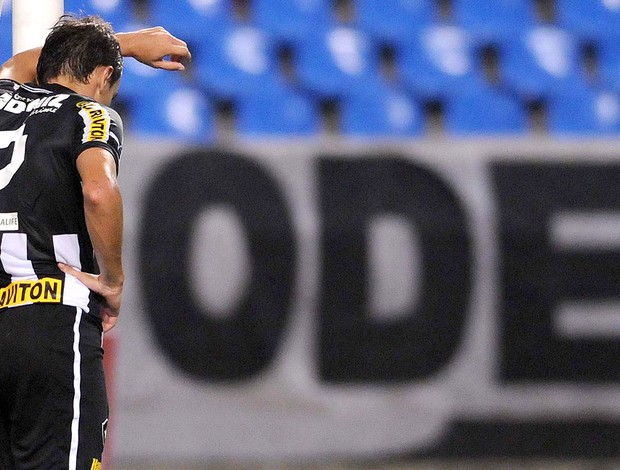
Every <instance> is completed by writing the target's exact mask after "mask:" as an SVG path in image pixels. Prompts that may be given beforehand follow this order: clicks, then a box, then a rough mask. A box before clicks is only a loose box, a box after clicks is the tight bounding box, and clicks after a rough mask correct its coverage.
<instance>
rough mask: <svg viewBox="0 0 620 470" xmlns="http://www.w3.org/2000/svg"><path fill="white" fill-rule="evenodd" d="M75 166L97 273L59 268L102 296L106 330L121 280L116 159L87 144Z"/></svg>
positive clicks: (116, 306) (113, 314)
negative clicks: (80, 183)
mask: <svg viewBox="0 0 620 470" xmlns="http://www.w3.org/2000/svg"><path fill="white" fill-rule="evenodd" d="M77 169H78V172H79V174H80V177H81V179H82V194H83V196H84V214H85V216H86V227H87V228H88V233H89V235H90V239H91V242H92V244H93V248H94V250H95V256H96V257H97V263H98V265H99V269H100V272H101V273H100V274H99V275H93V274H89V273H83V272H80V271H77V270H76V269H74V268H71V267H69V266H66V265H60V268H61V269H62V270H63V271H64V272H65V273H68V274H72V275H74V276H75V277H77V278H78V279H79V280H80V281H82V283H84V285H86V287H88V288H89V289H91V290H92V291H94V292H96V293H98V294H100V295H101V296H102V297H103V299H104V302H103V303H102V306H101V317H102V322H103V330H104V332H106V331H109V330H110V329H111V328H112V327H113V326H114V325H115V324H116V320H117V317H118V314H119V311H120V306H121V294H122V291H123V281H124V275H123V264H122V243H123V202H122V197H121V192H120V188H119V186H118V182H117V179H116V162H115V161H114V158H113V157H112V154H111V153H110V152H109V151H108V150H105V149H103V148H100V147H90V148H88V149H86V150H84V151H83V152H82V153H81V154H80V155H79V156H78V159H77Z"/></svg>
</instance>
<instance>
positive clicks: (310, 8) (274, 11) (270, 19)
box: [252, 0, 333, 44]
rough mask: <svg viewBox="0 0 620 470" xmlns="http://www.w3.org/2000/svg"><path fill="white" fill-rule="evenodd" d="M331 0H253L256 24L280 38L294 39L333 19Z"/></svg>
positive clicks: (275, 37)
mask: <svg viewBox="0 0 620 470" xmlns="http://www.w3.org/2000/svg"><path fill="white" fill-rule="evenodd" d="M331 8H332V4H331V1H330V0H253V2H252V11H253V21H254V24H255V25H256V26H257V27H258V28H261V29H263V30H264V31H265V32H267V33H268V34H269V35H271V36H272V37H273V38H274V40H276V41H277V42H284V43H289V44H290V43H291V42H294V41H298V40H300V39H302V38H303V37H305V36H306V35H308V34H309V33H310V32H311V31H313V30H314V29H315V28H317V27H318V28H320V27H326V26H327V25H329V24H330V23H331V22H332V20H333V13H332V11H331Z"/></svg>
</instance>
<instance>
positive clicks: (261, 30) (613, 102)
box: [0, 0, 620, 470]
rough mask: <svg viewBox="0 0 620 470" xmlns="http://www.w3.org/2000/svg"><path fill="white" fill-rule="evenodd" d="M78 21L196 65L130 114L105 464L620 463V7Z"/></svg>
mask: <svg viewBox="0 0 620 470" xmlns="http://www.w3.org/2000/svg"><path fill="white" fill-rule="evenodd" d="M10 3H11V2H8V1H5V2H4V9H3V12H2V19H1V21H0V56H2V57H3V58H6V57H9V56H10V55H11V8H10V7H11V5H10ZM64 10H65V11H66V12H72V13H78V14H99V15H101V16H102V17H104V18H106V19H107V20H108V21H110V22H111V23H112V25H113V26H114V28H115V30H116V31H119V32H122V31H129V30H135V29H138V28H143V27H149V26H154V25H160V26H164V27H165V28H166V29H168V30H169V31H170V32H172V33H173V34H175V35H176V36H178V37H179V38H182V39H184V40H185V41H186V42H187V43H188V44H189V46H190V49H191V52H192V55H193V60H192V63H191V64H190V65H189V66H188V68H187V71H186V72H183V73H169V72H163V71H156V70H152V69H149V68H148V67H146V66H143V65H142V64H139V63H137V62H136V61H135V60H133V59H126V61H125V69H124V72H123V79H122V83H121V89H120V93H119V96H118V97H117V99H116V100H115V103H114V105H113V106H114V107H115V108H116V109H117V110H119V111H120V113H121V115H122V117H123V120H124V123H125V134H126V141H125V146H124V150H123V159H122V162H121V172H120V181H121V185H122V187H123V193H124V201H125V213H126V222H125V228H126V237H125V247H126V248H125V266H126V271H127V286H126V293H125V296H124V301H123V302H124V306H123V310H124V313H123V319H122V322H121V323H120V324H119V326H118V327H117V328H115V330H114V332H113V333H112V334H111V335H110V336H109V337H107V338H106V368H107V372H108V377H109V391H110V401H111V404H112V416H111V424H110V428H109V429H110V431H109V432H108V438H109V441H108V445H107V450H106V452H107V458H106V461H105V462H104V468H108V469H112V468H114V469H117V470H142V469H150V470H158V469H164V468H165V469H178V470H183V469H186V470H197V469H257V470H258V469H260V470H263V469H265V470H266V469H269V470H271V469H273V470H286V469H325V470H327V469H332V470H340V469H349V470H350V469H369V470H370V469H462V468H472V469H474V468H479V469H550V468H553V469H615V468H620V460H619V457H620V367H619V366H620V138H619V137H620V102H619V99H620V1H618V0H174V1H171V0H65V8H64Z"/></svg>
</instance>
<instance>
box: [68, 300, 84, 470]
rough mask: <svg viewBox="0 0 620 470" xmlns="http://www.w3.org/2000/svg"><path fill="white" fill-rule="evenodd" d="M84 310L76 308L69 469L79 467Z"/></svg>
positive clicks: (73, 469) (72, 469) (74, 469)
mask: <svg viewBox="0 0 620 470" xmlns="http://www.w3.org/2000/svg"><path fill="white" fill-rule="evenodd" d="M81 320H82V310H81V309H80V308H79V307H76V309H75V322H74V323H73V419H72V421H71V448H70V451H69V470H76V469H77V454H78V447H79V444H80V436H79V432H80V400H81V399H82V390H81V386H82V375H81V365H82V356H81V354H80V322H81Z"/></svg>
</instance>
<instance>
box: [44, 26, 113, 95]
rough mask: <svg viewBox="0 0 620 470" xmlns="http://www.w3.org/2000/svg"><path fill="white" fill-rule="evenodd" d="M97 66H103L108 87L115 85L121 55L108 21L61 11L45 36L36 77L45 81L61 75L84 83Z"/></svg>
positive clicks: (48, 81) (47, 81)
mask: <svg viewBox="0 0 620 470" xmlns="http://www.w3.org/2000/svg"><path fill="white" fill-rule="evenodd" d="M101 67H103V68H104V69H105V70H106V75H105V76H106V80H108V81H109V86H110V88H117V86H116V87H115V85H117V82H118V81H119V79H120V77H121V73H122V71H123V57H122V55H121V48H120V45H119V44H118V41H117V40H116V37H115V36H114V31H113V30H112V27H111V26H110V24H109V23H106V22H105V21H104V20H102V19H101V18H100V17H98V16H86V17H84V18H76V17H74V16H71V15H65V16H63V17H62V18H60V20H59V21H58V22H57V23H56V24H55V25H54V27H53V28H52V30H51V32H50V33H49V35H48V36H47V39H46V40H45V44H44V45H43V49H42V50H41V56H40V57H39V62H38V63H37V81H38V82H39V83H40V84H46V83H50V81H52V80H54V79H55V78H57V77H60V76H64V77H69V78H71V79H72V80H75V81H76V82H79V83H88V82H89V81H90V80H91V78H92V75H93V73H95V72H96V71H97V70H98V68H101Z"/></svg>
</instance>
